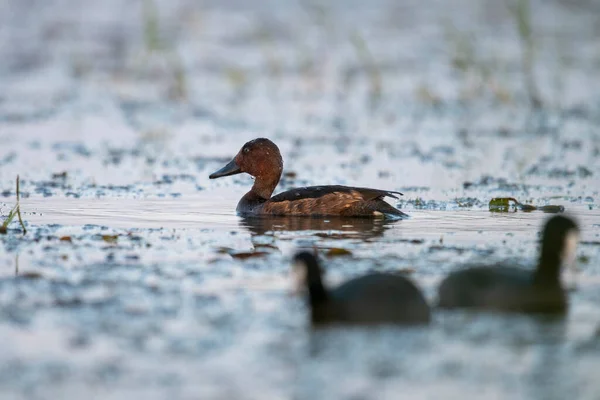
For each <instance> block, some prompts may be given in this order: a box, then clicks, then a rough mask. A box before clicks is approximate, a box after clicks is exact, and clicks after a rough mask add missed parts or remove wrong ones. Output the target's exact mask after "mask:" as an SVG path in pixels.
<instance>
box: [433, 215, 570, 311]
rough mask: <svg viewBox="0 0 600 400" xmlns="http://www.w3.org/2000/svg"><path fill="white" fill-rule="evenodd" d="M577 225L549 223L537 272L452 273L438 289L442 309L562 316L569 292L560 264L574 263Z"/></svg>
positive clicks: (488, 269) (564, 220) (506, 269)
mask: <svg viewBox="0 0 600 400" xmlns="http://www.w3.org/2000/svg"><path fill="white" fill-rule="evenodd" d="M578 236H579V228H578V227H577V224H576V223H575V222H574V221H573V220H571V219H570V218H567V217H565V216H555V217H552V218H550V219H549V220H548V222H547V223H546V226H545V227H544V231H543V234H542V248H541V253H540V257H539V261H538V265H537V268H536V269H535V271H525V270H522V269H518V268H513V267H509V266H503V265H499V266H489V267H473V268H468V269H465V270H462V271H458V272H454V273H452V274H450V275H449V276H448V277H447V278H446V279H445V280H444V281H443V282H442V284H441V285H440V287H439V290H438V299H439V307H441V308H470V309H487V310H497V311H507V312H521V313H549V314H561V313H564V312H566V311H567V308H568V301H567V293H566V291H565V289H564V288H563V284H562V282H561V277H560V271H561V265H563V264H570V263H573V261H574V257H575V248H576V246H577V240H578Z"/></svg>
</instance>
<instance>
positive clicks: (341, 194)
mask: <svg viewBox="0 0 600 400" xmlns="http://www.w3.org/2000/svg"><path fill="white" fill-rule="evenodd" d="M397 194H400V195H401V194H402V193H400V192H393V191H388V190H378V189H369V188H357V187H349V186H336V185H332V186H309V187H302V188H297V189H292V190H288V191H285V192H282V193H279V194H278V195H276V196H273V197H271V199H269V200H267V201H266V202H265V203H263V205H262V206H261V214H268V215H303V216H313V217H317V216H342V217H367V216H370V217H373V216H378V215H380V216H381V215H383V216H385V217H390V218H404V217H406V214H404V213H403V212H402V211H400V210H398V209H396V208H395V207H392V206H391V205H390V204H388V203H386V202H385V200H383V198H384V197H386V196H387V197H393V198H396V199H397V198H398V197H397V196H396V195H397Z"/></svg>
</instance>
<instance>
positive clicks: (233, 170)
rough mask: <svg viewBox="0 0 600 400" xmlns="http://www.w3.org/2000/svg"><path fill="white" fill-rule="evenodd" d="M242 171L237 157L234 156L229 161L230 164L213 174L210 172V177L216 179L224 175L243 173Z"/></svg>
mask: <svg viewBox="0 0 600 400" xmlns="http://www.w3.org/2000/svg"><path fill="white" fill-rule="evenodd" d="M241 173H242V169H241V168H240V166H239V165H237V163H236V162H235V158H234V159H233V160H231V161H229V164H227V165H226V166H224V167H223V168H221V169H220V170H218V171H215V172H213V173H212V174H210V175H209V178H210V179H216V178H222V177H224V176H230V175H236V174H241Z"/></svg>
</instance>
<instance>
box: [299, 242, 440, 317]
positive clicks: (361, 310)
mask: <svg viewBox="0 0 600 400" xmlns="http://www.w3.org/2000/svg"><path fill="white" fill-rule="evenodd" d="M295 263H296V266H295V267H294V268H297V269H299V270H301V271H303V272H302V274H304V281H305V282H304V283H305V284H306V286H307V287H308V295H309V303H310V309H311V321H312V323H313V325H315V326H320V325H329V324H349V325H373V324H403V325H420V324H427V323H428V322H429V320H430V309H429V305H428V304H427V301H426V300H425V298H424V297H423V294H422V293H421V292H420V291H419V289H418V288H417V287H416V286H415V285H414V284H413V283H412V282H411V281H410V280H409V279H407V278H405V277H402V276H399V275H394V274H383V273H373V274H369V275H365V276H362V277H360V278H355V279H352V280H350V281H348V282H346V283H344V284H342V285H340V286H338V287H337V288H334V289H326V288H325V287H324V286H323V283H322V281H321V269H320V266H319V264H318V262H317V259H316V258H315V256H314V255H312V254H310V253H307V252H302V253H299V254H297V255H296V257H295Z"/></svg>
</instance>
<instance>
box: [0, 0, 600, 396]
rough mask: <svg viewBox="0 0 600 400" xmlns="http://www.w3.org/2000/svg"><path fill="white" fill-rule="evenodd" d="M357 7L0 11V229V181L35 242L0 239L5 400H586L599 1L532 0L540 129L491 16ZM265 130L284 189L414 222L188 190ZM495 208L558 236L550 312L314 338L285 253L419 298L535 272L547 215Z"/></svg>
mask: <svg viewBox="0 0 600 400" xmlns="http://www.w3.org/2000/svg"><path fill="white" fill-rule="evenodd" d="M238 3H239V4H238ZM242 3H243V4H242ZM352 3H353V4H352V7H350V5H349V3H348V2H347V1H344V2H341V1H334V2H328V3H323V4H321V3H319V2H291V1H272V2H238V1H235V0H228V1H219V2H210V1H208V2H203V3H198V2H195V1H188V0H177V1H166V0H165V1H163V0H155V1H154V2H153V1H146V2H126V1H123V0H110V1H103V2H92V1H80V2H78V4H77V6H74V5H73V4H71V3H70V2H64V1H59V0H44V1H41V0H40V1H29V2H23V1H19V0H9V1H8V2H4V3H2V2H0V27H1V28H0V57H1V58H2V59H3V60H7V61H6V62H4V63H1V65H0V88H1V90H0V142H1V143H2V146H0V196H2V197H0V214H1V215H2V216H5V215H6V214H7V213H8V211H9V210H10V209H11V207H12V206H13V204H14V202H15V187H14V186H15V185H14V184H15V177H16V175H17V174H19V175H20V177H21V194H22V199H21V208H22V212H23V218H24V220H25V223H26V224H27V229H28V232H27V234H26V235H24V236H23V235H22V234H21V232H20V231H19V229H18V225H17V224H16V223H14V224H12V225H11V227H10V228H11V229H10V230H9V233H8V234H7V235H1V236H0V338H1V339H2V346H1V347H0V398H1V399H2V400H4V399H8V400H13V399H15V400H17V399H18V400H21V399H35V400H38V399H57V398H60V399H80V398H88V399H115V400H117V399H118V400H120V399H129V398H145V399H165V398H170V399H173V400H174V399H198V398H201V399H257V400H264V399H277V400H278V399H298V400H300V399H320V398H326V399H340V400H341V399H344V400H345V399H348V400H359V399H365V400H366V399H398V398H414V399H429V398H431V399H439V398H446V399H475V398H481V397H482V396H484V397H485V398H489V399H540V400H541V399H544V400H546V399H565V398H576V399H586V400H587V399H590V400H595V399H598V398H600V383H599V382H598V379H597V376H598V373H597V369H598V366H599V365H600V307H599V304H600V207H599V205H600V203H599V200H598V199H599V198H600V184H599V183H600V181H599V180H598V177H599V176H600V162H599V159H600V158H599V157H598V156H599V154H600V130H599V128H598V127H599V126H600V125H599V124H598V121H600V119H599V115H600V112H599V110H598V107H597V105H598V104H599V99H598V93H600V86H599V85H600V79H593V78H594V77H595V76H599V74H598V70H599V68H598V65H600V64H598V60H600V48H598V41H597V38H598V26H600V25H599V24H598V21H600V19H599V18H600V17H599V16H600V10H599V9H598V7H597V5H596V4H595V3H594V2H584V1H581V2H575V3H573V2H562V1H544V2H541V1H540V2H537V1H532V7H533V8H532V13H531V17H532V27H533V45H534V49H535V65H534V72H535V74H534V75H535V77H536V84H537V86H538V91H539V93H538V94H539V96H540V97H541V98H542V100H543V104H542V107H541V108H539V109H533V108H531V107H530V105H529V100H528V94H527V92H526V90H525V89H524V88H525V84H524V81H525V80H524V74H523V70H522V65H523V62H522V57H521V55H522V49H523V47H522V46H523V42H522V41H521V40H520V39H519V35H518V32H517V24H516V19H515V14H514V13H513V11H511V10H512V9H511V8H510V6H507V4H505V2H498V1H495V0H488V1H477V2H476V1H471V0H460V1H458V0H457V1H453V2H450V3H447V4H446V3H444V4H441V2H425V3H423V2H420V1H419V2H417V1H412V2H411V1H409V2H403V3H402V5H397V4H395V3H394V2H387V1H384V0H381V1H379V0H378V1H376V2H368V3H367V2H352ZM354 3H355V4H354ZM567 3H568V4H567ZM153 5H155V7H154V6H153ZM557 21H560V23H557ZM258 136H266V137H269V138H271V139H272V140H273V141H275V142H276V143H277V144H278V145H279V147H280V149H281V151H282V154H283V157H284V161H285V165H284V173H285V174H284V179H283V180H282V182H281V183H280V185H279V187H278V189H277V191H280V190H285V189H288V188H291V187H295V186H304V185H316V184H343V185H355V186H369V187H377V188H382V189H389V190H400V191H402V192H403V193H404V194H405V195H404V196H403V198H402V199H400V200H398V201H397V202H396V201H394V202H393V204H395V205H397V206H398V207H401V208H402V209H403V210H404V211H405V212H407V213H408V214H410V215H411V218H410V219H408V220H404V221H398V222H385V221H381V220H375V221H369V220H336V219H314V220H312V219H292V218H275V219H257V220H252V219H242V218H239V217H237V216H235V213H234V210H235V206H236V203H237V201H238V199H239V198H240V197H241V196H242V195H243V193H245V191H247V190H248V188H249V186H250V185H251V184H252V181H251V179H250V178H249V177H246V176H236V177H229V178H223V179H219V180H215V181H210V180H209V179H208V175H209V174H210V173H211V172H213V171H215V170H216V169H218V168H220V167H221V166H223V165H224V164H225V163H226V162H227V161H229V159H230V158H231V157H232V156H233V155H235V153H236V152H237V151H238V149H239V148H240V147H241V145H242V144H243V143H244V142H245V141H247V140H249V139H252V138H255V137H258ZM493 197H516V198H518V199H519V200H520V201H522V202H526V203H532V204H537V205H545V204H556V205H563V206H564V207H565V208H566V210H567V212H568V213H569V214H570V215H572V216H574V217H575V218H576V219H577V220H578V221H579V223H580V225H581V227H582V238H581V239H582V243H581V244H580V246H579V248H578V263H577V271H566V273H565V277H564V278H565V281H566V282H567V284H568V286H569V287H570V288H571V297H570V298H571V308H570V312H569V315H568V317H567V318H565V319H564V320H546V319H539V318H529V317H525V316H506V315H489V314H471V313H462V312H453V313H447V312H444V313H442V312H436V313H435V314H434V322H433V324H432V325H431V326H430V327H428V328H418V329H402V328H398V327H380V328H372V329H332V330H327V331H322V332H313V331H311V329H310V327H309V324H308V315H307V308H306V305H305V303H304V299H302V298H301V297H297V296H294V295H293V294H292V293H291V290H290V283H291V282H290V279H289V276H288V275H289V260H290V257H291V255H292V254H293V253H294V252H295V251H296V249H297V248H300V247H309V248H317V249H319V251H320V252H321V254H322V256H323V260H324V265H325V267H326V272H327V273H326V280H327V282H328V283H329V284H332V285H334V284H337V283H339V282H342V281H344V280H346V279H349V278H352V277H355V276H357V275H360V274H362V273H365V272H367V271H372V270H378V271H400V272H403V273H406V274H408V275H409V276H410V277H411V278H412V279H414V280H415V282H416V283H417V284H418V285H419V286H420V287H421V288H422V289H423V290H424V291H425V293H426V296H427V297H428V299H429V300H430V301H431V302H435V296H436V287H437V285H438V283H439V282H440V280H441V279H442V278H444V277H445V276H446V275H447V273H449V272H450V271H452V270H454V269H455V268H459V267H460V266H462V265H464V264H470V263H494V262H497V261H502V260H504V261H506V262H508V263H514V264H515V265H518V266H521V267H523V268H533V266H534V264H535V260H536V254H537V246H538V241H539V230H540V228H541V227H542V225H543V223H544V221H545V219H546V218H547V217H548V215H547V214H543V213H541V212H532V213H523V212H510V213H490V212H489V211H488V202H489V200H490V199H491V198H493ZM333 248H343V249H346V250H348V251H350V252H351V255H347V256H338V257H333V256H327V254H328V252H329V251H330V250H331V249H333Z"/></svg>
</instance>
